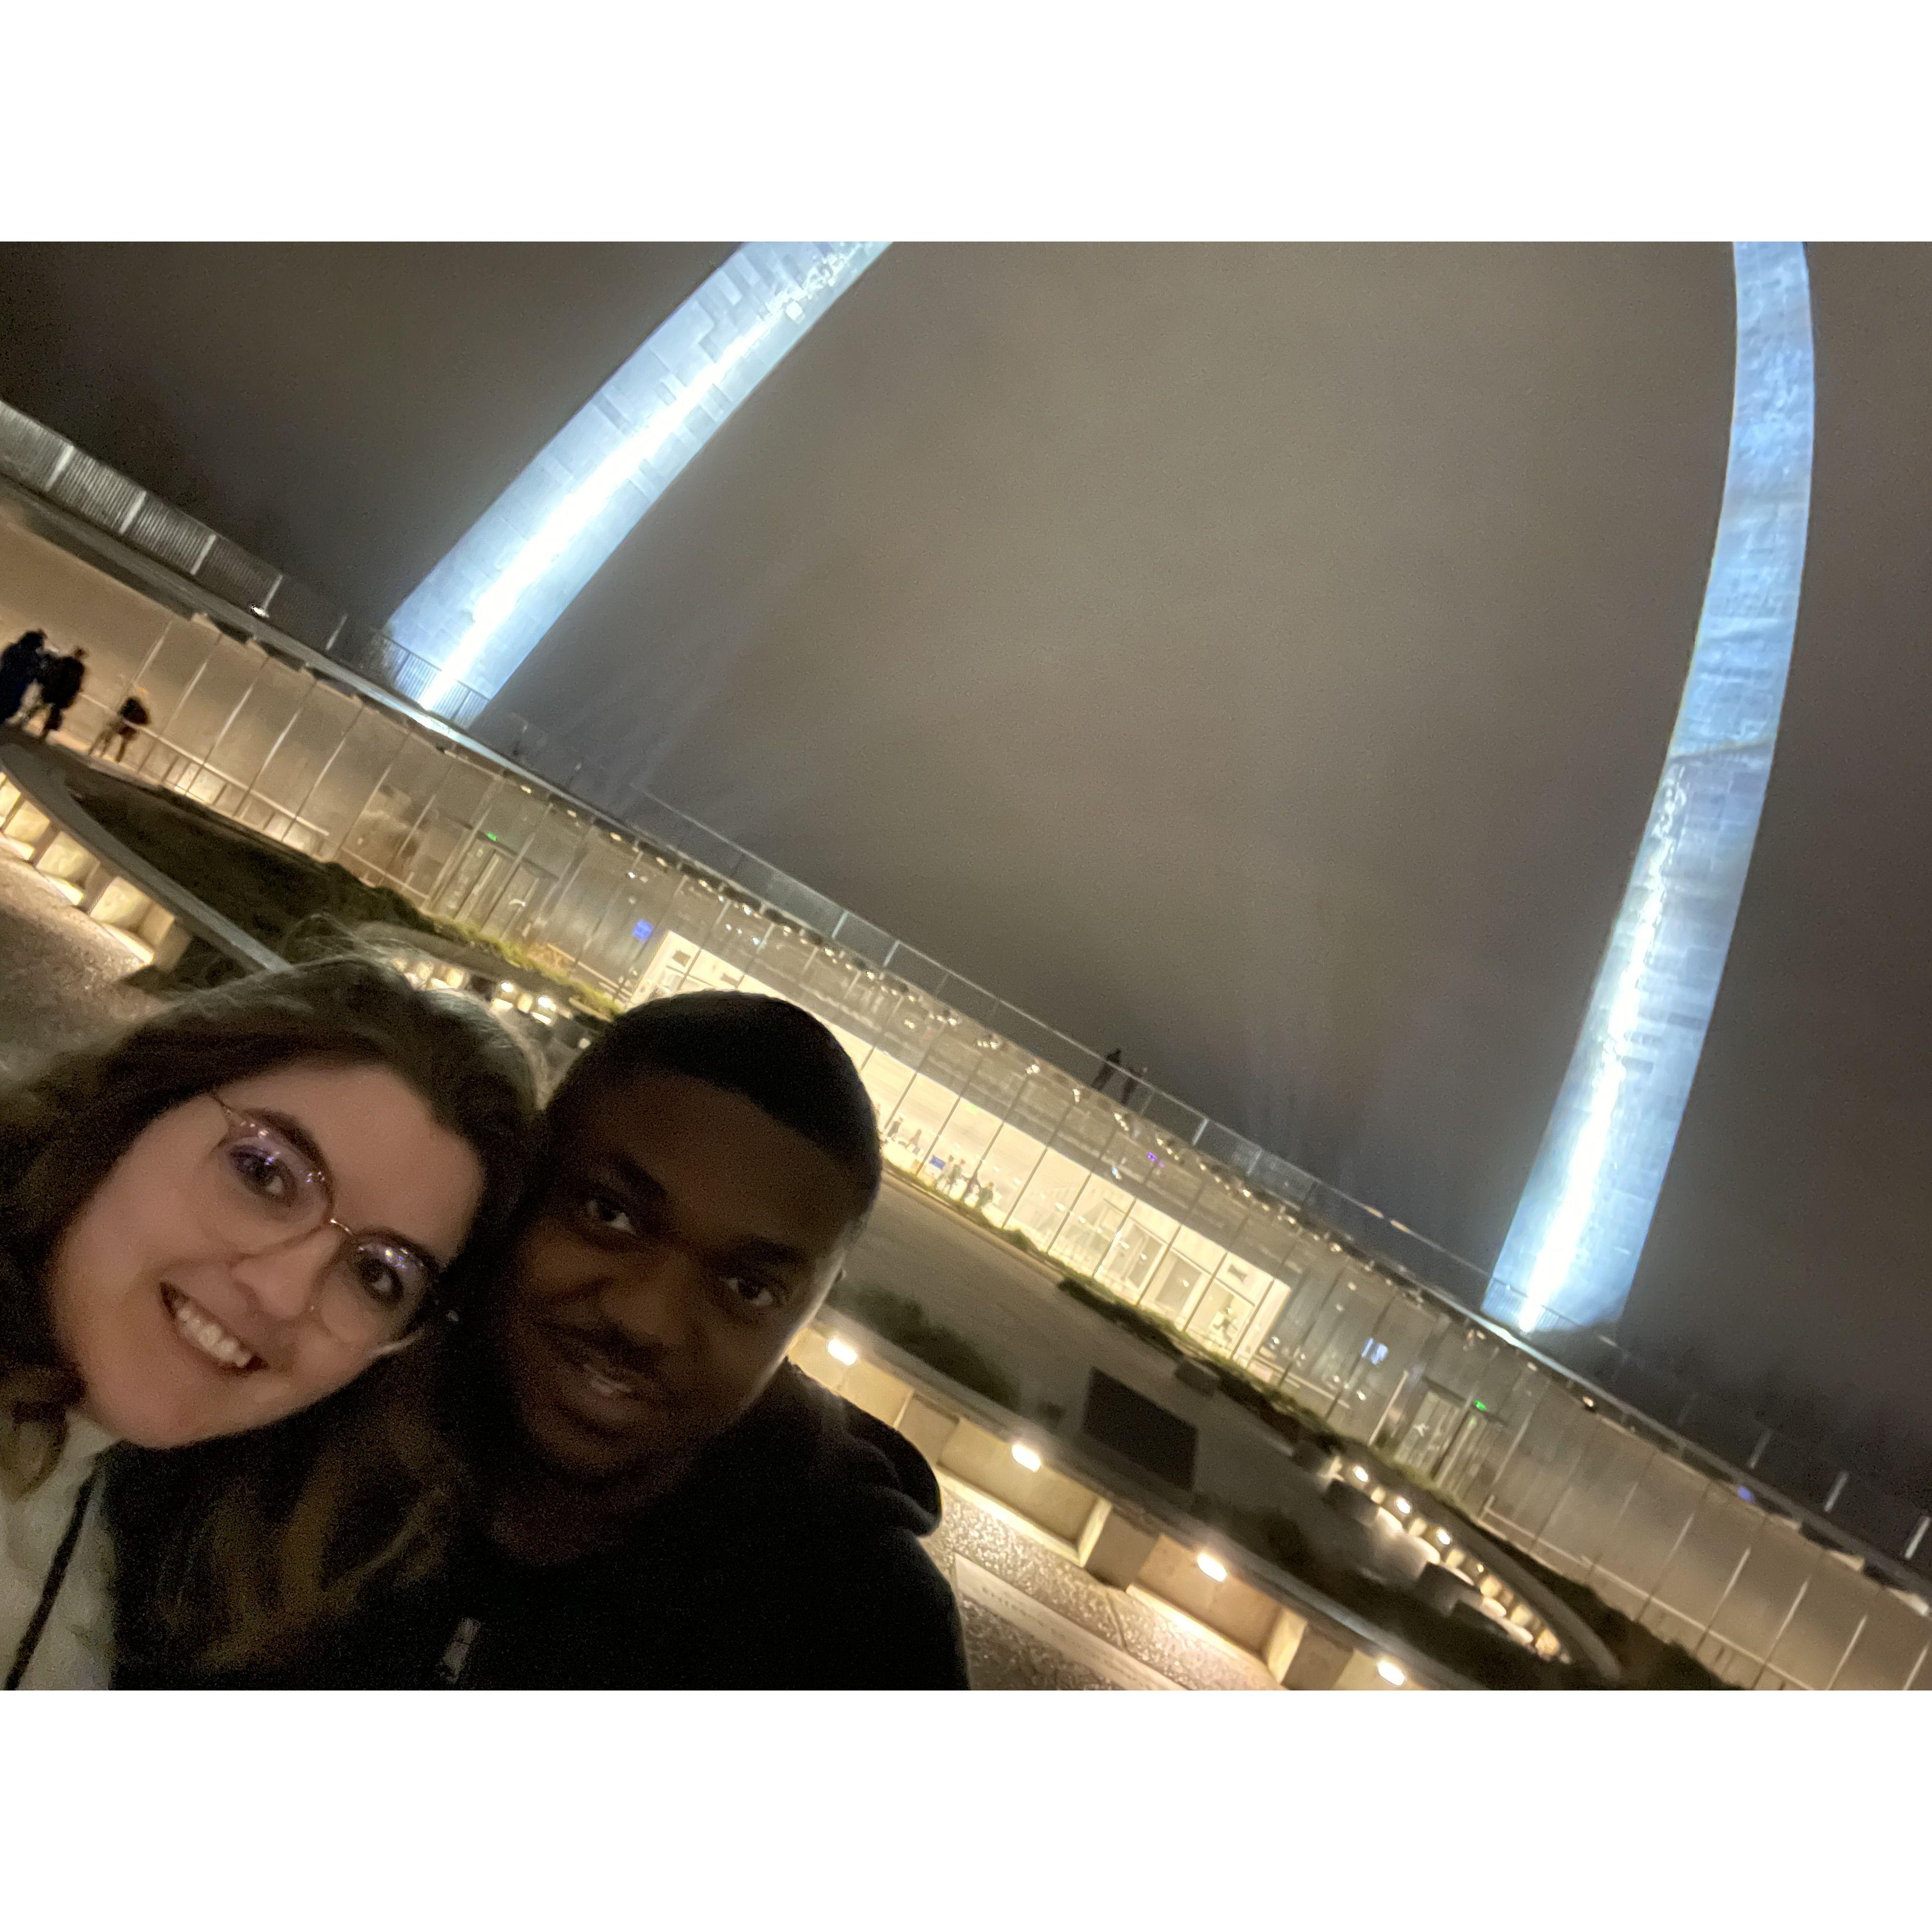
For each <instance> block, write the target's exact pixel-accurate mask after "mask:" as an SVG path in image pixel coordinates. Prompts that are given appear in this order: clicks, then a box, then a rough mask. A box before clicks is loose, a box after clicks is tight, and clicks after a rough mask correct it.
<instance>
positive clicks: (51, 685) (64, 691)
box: [40, 658, 87, 711]
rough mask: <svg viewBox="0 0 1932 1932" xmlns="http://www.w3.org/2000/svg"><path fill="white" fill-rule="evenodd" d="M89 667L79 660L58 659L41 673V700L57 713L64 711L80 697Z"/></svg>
mask: <svg viewBox="0 0 1932 1932" xmlns="http://www.w3.org/2000/svg"><path fill="white" fill-rule="evenodd" d="M86 676H87V667H86V664H83V662H82V661H80V658H55V659H54V660H53V661H52V663H50V664H47V665H46V666H45V667H44V668H43V670H41V672H40V700H41V702H42V703H46V704H49V705H51V706H53V708H54V709H55V710H56V711H59V710H63V709H65V708H66V707H67V706H68V705H70V704H71V703H73V702H74V700H75V699H76V698H77V697H79V696H80V687H81V685H82V684H83V682H85V681H86Z"/></svg>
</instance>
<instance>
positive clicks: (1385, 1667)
mask: <svg viewBox="0 0 1932 1932" xmlns="http://www.w3.org/2000/svg"><path fill="white" fill-rule="evenodd" d="M1376 1676H1379V1678H1381V1679H1382V1682H1384V1683H1385V1684H1393V1685H1396V1686H1397V1688H1398V1689H1399V1688H1400V1687H1401V1686H1402V1685H1405V1684H1406V1683H1407V1682H1409V1679H1408V1677H1407V1676H1406V1674H1405V1673H1404V1672H1403V1668H1402V1667H1401V1665H1400V1664H1391V1662H1390V1661H1388V1658H1383V1659H1382V1661H1381V1663H1379V1664H1377V1665H1376Z"/></svg>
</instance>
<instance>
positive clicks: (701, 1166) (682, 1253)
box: [496, 1073, 864, 1483]
mask: <svg viewBox="0 0 1932 1932" xmlns="http://www.w3.org/2000/svg"><path fill="white" fill-rule="evenodd" d="M863 1205H864V1203H863V1201H862V1197H861V1195H860V1193H859V1186H858V1184H857V1183H856V1181H854V1180H853V1178H851V1177H850V1175H848V1174H847V1172H845V1170H844V1169H843V1168H842V1167H841V1166H839V1165H838V1163H837V1162H836V1161H835V1160H833V1159H832V1157H831V1156H830V1155H829V1154H826V1152H824V1151H823V1149H821V1148H818V1147H817V1146H816V1145H814V1144H813V1143H812V1142H810V1141H808V1140H807V1139H805V1137H804V1136H803V1135H802V1134H799V1133H794V1132H793V1130H791V1129H790V1128H789V1127H783V1126H781V1125H780V1124H779V1123H778V1122H777V1121H775V1120H773V1119H772V1118H771V1116H770V1115H769V1114H766V1113H765V1112H763V1110H762V1109H760V1108H759V1107H757V1106H755V1105H754V1103H752V1102H751V1101H749V1100H746V1099H745V1098H744V1097H742V1095H740V1094H730V1093H726V1092H724V1091H722V1090H721V1089H720V1088H715V1087H712V1086H708V1085H706V1084H705V1083H704V1082H703V1081H701V1080H696V1079H691V1078H690V1077H688V1076H686V1075H683V1074H677V1073H642V1074H639V1075H637V1076H634V1078H632V1079H629V1080H627V1081H625V1082H621V1083H619V1084H617V1085H613V1086H610V1087H608V1088H606V1089H605V1090H604V1091H603V1092H602V1093H601V1094H594V1095H592V1097H590V1098H589V1100H587V1101H586V1102H585V1103H583V1104H582V1105H581V1106H580V1107H579V1108H578V1109H577V1111H576V1115H575V1118H574V1120H572V1121H570V1122H569V1123H568V1124H567V1125H566V1126H565V1127H564V1129H563V1130H562V1133H561V1134H560V1135H559V1139H558V1142H557V1144H556V1147H555V1148H554V1150H553V1153H552V1155H551V1159H550V1171H549V1175H548V1180H547V1187H546V1190H545V1193H544V1199H543V1202H542V1205H541V1207H540V1208H538V1211H537V1214H536V1215H535V1219H534V1220H532V1222H531V1223H530V1225H529V1228H528V1229H527V1230H526V1232H525V1233H524V1235H523V1238H522V1239H521V1240H520V1241H519V1242H518V1244H517V1247H516V1248H515V1249H514V1251H513V1252H512V1253H511V1256H510V1259H509V1262H508V1269H507V1271H506V1274H505V1279H504V1280H503V1281H502V1283H501V1284H500V1289H499V1295H498V1297H497V1301H496V1343H497V1349H498V1354H499V1359H500V1361H501V1362H502V1368H503V1372H504V1375H505V1380H506V1382H507V1384H508V1390H509V1393H510V1397H511V1402H512V1403H513V1404H514V1407H515V1409H516V1413H517V1420H518V1421H520V1423H521V1424H522V1426H523V1433H524V1435H525V1436H526V1439H527V1441H528V1443H529V1447H530V1448H531V1449H532V1451H533V1452H534V1453H535V1454H536V1456H537V1457H538V1458H539V1459H540V1460H541V1461H542V1462H544V1463H547V1464H548V1465H549V1466H550V1467H551V1468H553V1469H556V1470H557V1471H559V1472H560V1473H562V1474H564V1475H568V1476H570V1477H571V1478H574V1479H575V1480H577V1481H580V1482H586V1483H596V1482H601V1481H610V1480H613V1479H622V1478H625V1477H627V1476H630V1475H638V1474H643V1473H647V1472H649V1471H650V1470H652V1469H653V1468H654V1467H656V1468H662V1467H664V1466H670V1465H674V1464H676V1463H678V1462H679V1461H681V1460H682V1459H683V1458H684V1457H686V1456H688V1454H691V1452H693V1451H696V1450H697V1449H700V1448H703V1445H705V1444H706V1442H709V1441H710V1440H711V1439H712V1438H713V1437H714V1436H717V1435H718V1433H720V1432H721V1431H722V1430H724V1429H727V1428H728V1427H730V1424H732V1423H733V1422H735V1421H736V1420H737V1419H738V1418H739V1416H740V1415H742V1414H743V1413H744V1412H745V1410H746V1409H748V1408H749V1407H750V1406H751V1403H753V1402H754V1401H755V1400H757V1397H758V1395H759V1394H760V1392H761V1391H763V1388H764V1387H765V1385H766V1383H767V1382H769V1380H770V1379H771V1377H772V1373H773V1372H774V1371H775V1370H776V1369H777V1367H778V1364H779V1362H780V1361H781V1360H782V1359H783V1358H784V1352H785V1349H786V1348H787V1346H788V1345H789V1344H790V1341H791V1339H792V1337H793V1336H794V1335H795V1334H797V1332H798V1331H799V1329H800V1328H802V1327H803V1326H804V1325H805V1322H807V1321H808V1320H809V1319H811V1316H812V1314H813V1313H814V1311H815V1310H817V1307H818V1305H819V1304H820V1302H821V1301H823V1299H824V1297H825V1293H826V1289H829V1287H830V1286H832V1281H833V1280H834V1279H835V1277H836V1275H837V1274H838V1268H839V1264H840V1262H841V1261H842V1260H843V1259H844V1253H845V1249H846V1247H847V1244H848V1243H849V1241H850V1238H851V1237H852V1235H853V1232H854V1230H855V1227H856V1223H857V1220H858V1217H859V1213H860V1211H861V1210H862V1207H863Z"/></svg>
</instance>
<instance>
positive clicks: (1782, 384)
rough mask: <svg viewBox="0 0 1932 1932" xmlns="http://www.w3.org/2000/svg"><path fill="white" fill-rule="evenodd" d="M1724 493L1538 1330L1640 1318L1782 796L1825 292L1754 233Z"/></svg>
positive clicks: (1503, 1261)
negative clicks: (1657, 1239)
mask: <svg viewBox="0 0 1932 1932" xmlns="http://www.w3.org/2000/svg"><path fill="white" fill-rule="evenodd" d="M1732 253H1733V268H1734V272H1735V275H1736V284H1737V315H1738V350H1737V374H1736V386H1735V389H1734V392H1733V403H1732V412H1731V440H1730V463H1729V466H1728V468H1727V471H1726V472H1725V477H1724V503H1723V507H1722V508H1721V511H1720V512H1719V515H1718V536H1717V544H1716V547H1715V552H1714V553H1713V555H1712V559H1711V574H1710V577H1709V582H1708V583H1707V585H1706V589H1705V592H1704V607H1703V614H1702V616H1701V617H1700V620H1699V622H1698V626H1697V643H1696V646H1695V648H1694V650H1693V652H1692V653H1691V668H1690V670H1689V673H1688V675H1687V676H1686V677H1685V682H1684V696H1683V700H1682V703H1681V705H1680V706H1679V710H1678V714H1677V724H1676V730H1674V731H1673V733H1672V735H1671V739H1670V748H1669V751H1667V754H1666V755H1665V757H1664V775H1663V776H1662V778H1661V779H1660V780H1659V781H1658V787H1657V795H1656V797H1655V800H1654V801H1653V802H1652V805H1651V808H1650V818H1649V823H1648V824H1647V825H1646V827H1645V829H1644V834H1643V841H1642V843H1641V844H1640V845H1639V847H1638V848H1637V859H1636V862H1635V864H1634V865H1633V866H1632V868H1631V877H1630V883H1629V885H1628V887H1627V889H1625V894H1624V898H1623V904H1622V907H1621V908H1620V910H1619V912H1618V913H1617V917H1616V924H1615V925H1614V926H1613V928H1612V929H1611V932H1610V944H1609V945H1608V947H1607V948H1606V950H1605V952H1604V960H1603V963H1602V965H1601V967H1600V968H1598V974H1597V978H1596V983H1595V986H1594V987H1593V988H1592V992H1591V995H1590V1004H1589V1010H1588V1012H1587V1013H1586V1016H1585V1018H1584V1021H1583V1028H1582V1031H1581V1032H1580V1034H1579V1036H1578V1038H1577V1046H1576V1051H1575V1052H1574V1054H1573V1055H1572V1056H1571V1061H1570V1067H1569V1070H1568V1073H1567V1074H1566V1075H1565V1077H1564V1082H1563V1085H1562V1090H1561V1091H1560V1092H1559V1094H1558V1096H1557V1100H1556V1110H1555V1112H1553V1115H1551V1117H1550V1126H1549V1128H1548V1130H1547V1132H1546V1133H1544V1138H1543V1145H1542V1147H1541V1149H1540V1150H1539V1151H1538V1154H1537V1157H1536V1162H1535V1166H1534V1167H1533V1168H1532V1169H1531V1172H1530V1176H1529V1183H1528V1185H1527V1186H1526V1187H1525V1188H1524V1190H1523V1199H1522V1201H1521V1202H1520V1204H1519V1205H1518V1206H1517V1211H1516V1217H1515V1219H1514V1222H1513V1223H1512V1224H1511V1228H1510V1231H1509V1235H1508V1239H1507V1240H1506V1241H1505V1243H1504V1244H1503V1250H1502V1255H1501V1256H1500V1257H1499V1259H1498V1261H1497V1262H1496V1268H1495V1270H1494V1271H1493V1274H1492V1276H1491V1277H1490V1286H1489V1289H1488V1292H1487V1295H1486V1296H1485V1298H1484V1304H1483V1307H1484V1312H1485V1313H1487V1314H1489V1315H1491V1316H1495V1317H1496V1318H1497V1319H1500V1320H1502V1321H1505V1322H1508V1323H1510V1324H1511V1325H1512V1326H1513V1327H1514V1328H1517V1329H1518V1330H1520V1331H1523V1332H1524V1333H1529V1332H1532V1331H1535V1330H1537V1329H1539V1328H1549V1327H1558V1326H1566V1325H1574V1326H1589V1325H1596V1324H1599V1323H1603V1322H1610V1321H1614V1320H1615V1319H1616V1316H1618V1315H1619V1313H1621V1312H1622V1308H1623V1306H1624V1303H1625V1300H1626V1299H1627V1298H1628V1295H1629V1293H1630V1288H1631V1282H1632V1280H1634V1278H1635V1276H1636V1274H1637V1261H1638V1258H1639V1256H1640V1255H1641V1254H1642V1253H1643V1244H1644V1241H1645V1239H1646V1236H1647V1235H1648V1234H1649V1230H1650V1223H1651V1217H1652V1215H1653V1214H1655V1211H1656V1208H1657V1201H1658V1194H1659V1193H1660V1192H1661V1190H1662V1188H1663V1186H1664V1174H1665V1172H1666V1170H1667V1169H1668V1167H1669V1166H1670V1155H1671V1150H1672V1148H1673V1146H1674V1145H1676V1139H1677V1130H1678V1127H1679V1124H1681V1122H1682V1120H1683V1118H1684V1109H1685V1104H1686V1103H1687V1102H1688V1100H1689V1099H1690V1096H1691V1082H1692V1080H1693V1079H1694V1078H1695V1076H1696V1074H1697V1061H1698V1058H1699V1056H1700V1055H1701V1054H1702V1052H1703V1046H1704V1037H1705V1034H1706V1031H1707V1030H1708V1029H1709V1025H1710V1022H1711V1013H1712V1008H1713V1007H1714V1006H1715V1004H1716V1001H1717V997H1718V982H1719V981H1720V980H1721V978H1722V977H1723V974H1724V960H1725V957H1726V955H1727V953H1728V952H1729V950H1730V943H1731V932H1732V929H1733V926H1735V925H1736V921H1737V915H1738V907H1739V901H1741V900H1742V897H1743V895H1744V886H1745V874H1746V873H1747V872H1748V870H1749V868H1750V865H1751V847H1752V846H1753V844H1754V842H1755V841H1756V840H1757V828H1758V820H1759V817H1760V814H1761V813H1762V812H1763V807H1764V796H1765V788H1766V784H1767V782H1768V781H1769V778H1770V775H1771V763H1772V753H1773V751H1774V750H1775V748H1776V745H1777V742H1778V716H1779V712H1780V710H1781V707H1782V706H1783V703H1784V684H1785V676H1786V673H1787V671H1788V670H1789V669H1790V662H1791V646H1792V638H1793V633H1794V631H1795V630H1796V625H1797V621H1798V598H1799V585H1800V580H1801V579H1802V576H1803V574H1804V568H1805V533H1806V528H1807V525H1808V522H1809V519H1810V513H1811V444H1812V421H1813V413H1814V386H1813V363H1812V340H1811V289H1810V282H1809V278H1808V275H1807V274H1806V270H1805V251H1804V248H1803V247H1802V245H1800V244H1799V243H1796V242H1739V243H1738V244H1737V245H1736V247H1735V248H1733V251H1732Z"/></svg>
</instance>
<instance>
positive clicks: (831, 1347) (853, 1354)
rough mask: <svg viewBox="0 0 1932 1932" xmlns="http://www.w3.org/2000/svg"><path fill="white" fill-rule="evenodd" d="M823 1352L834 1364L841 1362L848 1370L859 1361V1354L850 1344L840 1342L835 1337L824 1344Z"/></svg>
mask: <svg viewBox="0 0 1932 1932" xmlns="http://www.w3.org/2000/svg"><path fill="white" fill-rule="evenodd" d="M825 1352H826V1354H827V1355H829V1356H830V1357H831V1358H832V1360H833V1361H835V1362H843V1363H844V1364H845V1366H846V1367H847V1368H848V1369H849V1368H850V1367H851V1366H852V1364H853V1363H854V1362H856V1361H857V1360H858V1359H859V1352H858V1350H857V1349H855V1348H853V1346H852V1345H851V1343H850V1342H845V1341H841V1340H840V1339H839V1338H838V1337H837V1336H836V1335H835V1336H833V1337H832V1340H830V1341H829V1342H828V1343H826V1345H825Z"/></svg>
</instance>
